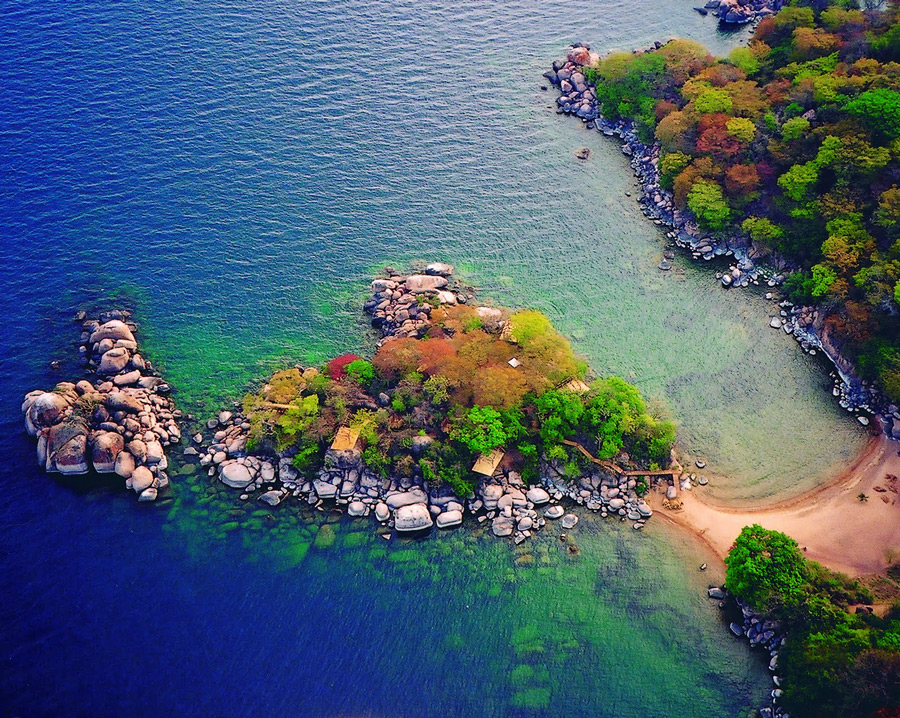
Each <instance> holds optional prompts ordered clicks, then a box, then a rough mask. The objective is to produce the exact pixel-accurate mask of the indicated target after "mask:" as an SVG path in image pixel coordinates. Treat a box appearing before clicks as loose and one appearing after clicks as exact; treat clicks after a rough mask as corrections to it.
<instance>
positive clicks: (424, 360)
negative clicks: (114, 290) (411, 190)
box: [244, 296, 675, 497]
mask: <svg viewBox="0 0 900 718" xmlns="http://www.w3.org/2000/svg"><path fill="white" fill-rule="evenodd" d="M428 301H433V300H429V299H428V298H426V297H425V296H420V300H419V302H420V303H422V304H424V303H427V302H428ZM428 309H429V311H430V316H431V322H432V325H431V326H430V328H429V329H428V332H427V334H426V335H425V336H423V337H403V338H392V339H390V340H388V341H386V342H385V343H384V344H383V345H382V346H381V347H380V348H379V349H378V351H377V352H376V354H375V356H374V357H373V359H372V361H371V362H369V361H367V360H365V359H362V358H361V357H358V356H355V355H352V354H345V355H342V356H340V357H337V358H335V359H333V360H331V361H330V362H328V363H327V364H326V365H325V366H324V367H323V368H322V369H321V370H320V369H315V368H311V369H306V370H305V371H300V370H299V369H287V370H284V371H281V372H278V373H276V374H275V375H274V376H273V377H272V378H271V379H270V380H269V381H268V383H267V384H266V385H265V386H263V387H262V389H260V391H258V392H255V393H251V394H248V395H247V396H246V397H245V398H244V411H245V413H246V414H247V416H248V417H249V420H250V424H251V429H250V438H249V442H248V445H247V448H248V450H249V451H251V452H253V453H261V454H282V455H288V456H292V461H293V465H294V467H295V468H297V469H298V470H299V471H301V472H303V473H304V474H306V475H308V476H312V475H314V474H315V473H316V472H317V471H318V469H319V468H321V466H322V463H323V461H324V459H325V452H326V449H327V448H328V446H329V444H330V443H331V440H332V438H333V437H334V436H335V433H336V432H337V430H338V429H339V428H340V427H342V426H348V427H350V428H352V429H357V430H359V436H360V439H361V441H362V444H363V446H364V448H363V449H362V459H363V461H364V462H365V464H366V465H367V466H368V468H369V469H370V470H372V471H373V472H376V473H378V474H381V475H383V476H409V477H411V476H420V477H422V478H423V479H424V480H425V481H426V482H427V483H428V484H429V485H431V486H432V487H434V488H439V487H441V486H444V485H449V486H450V487H451V488H452V489H453V490H454V492H455V493H456V494H457V495H458V496H460V497H465V496H468V495H469V494H470V493H471V492H472V490H473V489H474V487H475V482H476V480H477V478H478V476H477V475H476V474H474V473H473V472H472V465H473V462H474V461H475V460H476V459H477V458H478V457H479V456H480V455H482V454H489V453H490V452H492V451H494V450H495V449H502V450H504V451H505V452H506V457H505V459H504V462H505V463H504V465H505V466H507V467H509V468H513V469H515V470H517V471H520V472H521V474H522V477H523V479H524V480H525V481H526V482H529V483H531V482H535V481H536V480H537V479H538V475H539V471H540V463H541V461H545V462H552V463H553V464H554V465H555V466H556V467H557V468H558V469H559V470H560V471H562V472H564V473H565V474H566V475H567V476H570V477H571V478H577V477H579V476H582V475H584V474H586V473H590V471H591V469H592V468H593V467H592V466H591V464H590V463H589V462H588V460H587V459H586V457H585V456H584V455H583V454H582V453H581V452H580V451H577V450H575V449H574V448H573V447H571V446H569V445H567V444H564V443H563V441H564V440H570V441H571V440H575V441H577V442H578V443H580V444H581V445H582V446H585V447H587V449H588V450H589V451H590V452H592V454H593V456H594V457H596V458H598V459H600V460H606V459H613V458H615V459H617V460H618V461H621V462H626V463H627V462H631V463H634V464H636V465H643V467H644V468H646V467H650V468H659V467H660V466H667V465H668V463H669V460H670V448H671V445H672V442H673V441H674V439H675V425H674V424H673V423H672V422H670V421H667V420H665V419H664V418H663V417H661V416H660V414H659V411H658V410H656V411H653V412H652V413H651V411H648V408H647V406H646V405H645V402H644V400H643V399H642V398H641V395H640V393H639V392H638V390H637V389H636V388H635V387H634V386H632V385H630V384H628V383H627V382H625V381H624V380H622V379H620V378H618V377H606V378H601V379H596V380H594V381H593V382H592V383H591V384H590V385H588V384H587V383H585V382H583V381H582V380H583V379H584V378H585V375H586V373H587V365H586V364H585V363H584V362H583V361H581V360H579V359H578V358H577V357H576V356H575V354H574V353H573V351H572V348H571V345H570V344H569V342H568V341H567V340H566V339H565V337H563V336H562V335H560V334H559V332H557V331H556V330H555V329H554V328H553V326H552V324H551V323H550V320H549V319H547V317H546V316H544V315H543V314H541V313H540V312H536V311H531V310H522V311H518V312H510V311H509V310H496V309H495V310H492V311H493V312H494V314H495V315H496V317H495V318H493V319H489V320H485V319H484V318H483V317H482V316H480V315H479V313H478V312H477V311H476V309H475V308H474V307H468V306H462V305H459V306H442V305H440V304H439V303H438V302H433V307H432V306H429V308H428ZM513 359H515V361H513V362H512V364H511V363H510V361H511V360H513ZM647 489H649V486H648V485H646V484H643V491H646V490H647Z"/></svg>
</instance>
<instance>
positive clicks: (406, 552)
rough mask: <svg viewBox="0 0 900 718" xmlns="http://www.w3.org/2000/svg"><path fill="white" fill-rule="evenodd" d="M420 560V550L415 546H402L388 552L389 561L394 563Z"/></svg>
mask: <svg viewBox="0 0 900 718" xmlns="http://www.w3.org/2000/svg"><path fill="white" fill-rule="evenodd" d="M420 560H421V556H420V555H419V551H418V550H417V549H414V548H401V549H398V550H396V551H391V552H390V553H389V554H388V561H392V562H394V563H416V562H418V561H420Z"/></svg>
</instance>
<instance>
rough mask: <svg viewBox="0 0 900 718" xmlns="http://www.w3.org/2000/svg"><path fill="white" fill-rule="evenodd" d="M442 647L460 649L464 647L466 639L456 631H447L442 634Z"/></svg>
mask: <svg viewBox="0 0 900 718" xmlns="http://www.w3.org/2000/svg"><path fill="white" fill-rule="evenodd" d="M444 647H445V648H450V649H453V650H460V651H461V650H462V649H463V648H465V647H466V639H465V638H463V637H462V636H461V635H460V634H458V633H448V634H447V635H446V636H444Z"/></svg>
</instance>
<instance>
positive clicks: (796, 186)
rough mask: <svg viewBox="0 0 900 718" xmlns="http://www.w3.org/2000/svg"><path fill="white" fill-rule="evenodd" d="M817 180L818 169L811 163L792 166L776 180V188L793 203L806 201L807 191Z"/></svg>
mask: <svg viewBox="0 0 900 718" xmlns="http://www.w3.org/2000/svg"><path fill="white" fill-rule="evenodd" d="M818 180H819V168H818V167H817V166H816V164H815V163H813V162H807V163H805V164H802V165H794V166H793V167H791V168H790V169H789V170H788V171H787V172H785V173H784V174H783V175H781V177H779V178H778V186H779V187H781V189H783V190H784V193H785V194H786V195H787V196H788V197H790V198H791V199H792V200H794V201H795V202H802V201H803V200H804V199H806V194H807V192H808V191H809V189H810V188H811V187H812V185H813V184H815V183H816V182H817V181H818Z"/></svg>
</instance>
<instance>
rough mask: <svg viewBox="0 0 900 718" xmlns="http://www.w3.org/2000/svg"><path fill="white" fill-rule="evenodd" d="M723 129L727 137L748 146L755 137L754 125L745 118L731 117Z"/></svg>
mask: <svg viewBox="0 0 900 718" xmlns="http://www.w3.org/2000/svg"><path fill="white" fill-rule="evenodd" d="M725 129H726V130H728V134H729V135H731V136H732V137H734V138H736V139H738V140H740V141H741V142H743V143H745V144H750V143H751V142H753V138H754V137H756V125H754V124H753V123H752V122H751V121H750V120H748V119H747V118H745V117H732V118H731V119H730V120H728V121H727V122H726V123H725Z"/></svg>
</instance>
